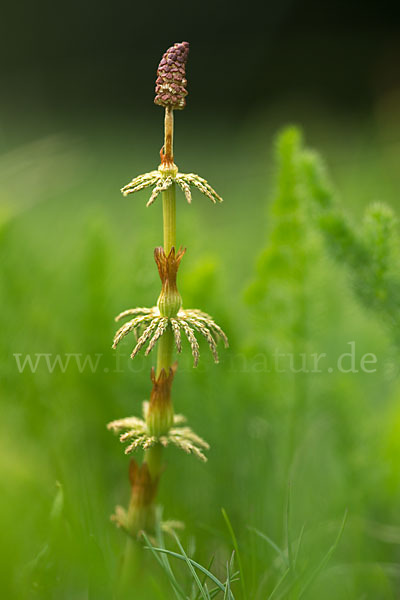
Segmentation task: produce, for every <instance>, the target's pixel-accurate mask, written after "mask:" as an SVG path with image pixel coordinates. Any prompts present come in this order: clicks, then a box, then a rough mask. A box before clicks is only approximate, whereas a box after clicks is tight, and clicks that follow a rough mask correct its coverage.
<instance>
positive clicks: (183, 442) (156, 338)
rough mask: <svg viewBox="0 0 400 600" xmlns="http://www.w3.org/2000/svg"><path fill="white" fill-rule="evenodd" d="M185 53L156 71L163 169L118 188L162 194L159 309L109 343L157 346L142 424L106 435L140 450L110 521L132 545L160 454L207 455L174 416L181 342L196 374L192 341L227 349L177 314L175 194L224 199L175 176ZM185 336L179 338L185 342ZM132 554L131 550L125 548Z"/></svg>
mask: <svg viewBox="0 0 400 600" xmlns="http://www.w3.org/2000/svg"><path fill="white" fill-rule="evenodd" d="M188 52H189V44H188V43H187V42H182V43H177V44H174V45H173V46H171V47H170V48H169V49H168V50H167V51H166V52H165V54H164V56H163V58H162V60H161V62H160V64H159V67H158V71H157V75H158V77H157V80H156V97H155V100H154V101H155V103H156V104H158V105H161V106H163V107H164V108H165V121H164V144H163V147H162V149H161V152H160V156H161V164H160V165H159V167H158V169H157V170H156V171H150V172H149V173H145V174H143V175H139V176H137V177H135V178H134V179H133V180H132V181H131V182H130V183H129V184H128V185H126V186H125V187H124V188H122V190H121V191H122V193H123V195H124V196H127V195H129V194H131V193H134V192H137V191H140V190H142V189H144V188H147V187H150V186H152V187H154V189H153V191H152V194H151V196H150V199H149V200H148V202H147V206H150V205H151V204H153V202H154V201H155V199H156V198H157V196H158V195H159V194H160V193H162V205H163V233H164V244H163V247H158V248H156V249H155V251H154V258H155V261H156V264H157V268H158V272H159V275H160V279H161V284H162V287H161V293H160V295H159V298H158V301H157V305H156V306H153V307H151V308H132V309H128V310H125V311H123V312H122V313H121V314H120V315H118V316H117V317H116V320H117V321H119V320H120V319H124V318H126V317H129V320H128V321H127V322H126V323H125V324H124V325H122V327H120V329H119V330H118V331H117V333H116V334H115V337H114V343H113V348H116V346H117V345H118V343H119V342H120V341H121V340H122V339H123V338H124V337H125V336H126V335H127V334H128V333H130V332H132V331H133V332H134V333H135V336H136V345H135V347H134V349H133V351H132V354H131V358H134V357H135V356H136V355H137V354H138V353H139V352H140V350H141V349H142V348H143V347H144V346H145V345H146V344H147V348H146V351H145V354H146V356H147V355H148V354H149V353H150V352H151V350H152V349H153V348H154V347H155V345H156V344H158V352H157V366H156V368H155V369H154V368H152V369H151V381H152V390H151V394H150V400H149V402H144V404H143V418H142V419H140V418H138V417H127V418H124V419H118V420H116V421H112V422H111V423H109V424H108V428H109V429H110V430H112V431H114V432H115V433H118V434H119V436H120V441H121V442H123V443H124V442H127V444H128V445H127V447H126V449H125V453H126V454H129V453H131V452H133V451H134V450H137V449H139V448H142V449H143V450H144V460H143V462H142V464H141V465H138V463H137V462H136V461H134V460H132V461H131V464H130V470H129V478H130V483H131V500H130V503H129V508H128V510H125V509H123V508H122V507H120V506H117V508H116V512H115V515H114V516H113V519H114V520H115V522H116V523H117V525H118V526H119V527H121V528H123V529H124V530H125V531H126V532H127V533H128V534H129V535H130V536H131V537H130V539H132V538H136V537H137V536H138V534H139V533H140V532H141V531H143V530H146V531H148V532H151V531H152V530H153V529H154V525H155V523H154V520H155V504H154V503H155V498H156V494H157V488H158V482H159V479H160V477H161V474H162V472H163V470H164V466H163V450H164V448H166V447H167V446H168V445H170V444H173V445H175V446H176V447H178V448H180V449H182V450H184V451H185V452H186V453H188V454H194V455H195V456H197V457H198V458H200V459H201V460H203V461H205V460H207V459H206V457H205V455H204V451H205V450H207V449H208V448H209V446H208V444H207V442H205V441H204V440H203V439H202V438H200V437H199V436H198V435H196V434H195V433H194V432H193V431H192V430H191V429H190V428H189V427H187V426H186V425H185V422H186V419H185V417H183V416H182V415H175V414H174V410H173V405H172V400H171V387H172V382H173V379H174V376H175V373H176V370H177V363H176V362H174V351H175V350H176V351H177V352H178V353H180V352H181V351H182V338H183V337H184V338H186V339H187V340H188V342H189V345H190V348H191V351H192V355H193V364H194V366H197V363H198V360H199V356H200V351H199V343H198V340H197V336H196V334H200V335H201V336H203V337H204V338H205V339H206V341H207V343H208V345H209V347H210V350H211V352H212V354H213V357H214V360H215V362H218V353H217V342H218V340H219V339H221V340H222V341H223V342H224V344H225V347H227V346H228V340H227V337H226V335H225V333H224V332H223V331H222V329H221V328H220V327H219V325H217V324H216V323H215V321H214V320H213V319H212V317H210V316H209V315H208V314H207V313H204V312H202V311H201V310H198V309H186V310H184V309H183V308H182V298H181V296H180V294H179V291H178V288H177V285H176V277H177V272H178V268H179V264H180V262H181V260H182V258H183V256H184V254H185V250H184V249H182V248H181V249H179V250H177V248H176V199H175V193H176V187H177V186H178V187H179V188H180V189H181V190H182V192H183V193H184V195H185V198H186V200H187V201H188V203H189V204H190V203H191V201H192V195H191V186H194V187H196V188H197V189H198V190H199V191H200V192H202V193H203V194H204V195H205V196H207V197H208V198H209V199H210V200H211V201H212V202H213V203H214V204H215V203H217V202H222V198H220V196H218V194H217V193H216V192H215V190H213V188H212V187H211V186H210V185H209V184H208V183H207V181H206V180H205V179H203V178H202V177H199V176H198V175H195V174H194V173H189V174H184V173H179V171H178V167H177V166H176V165H175V163H174V155H173V137H174V127H173V125H174V114H173V111H174V110H180V109H183V108H184V107H185V104H186V99H185V98H186V95H187V91H186V83H187V82H186V79H185V67H186V61H187V57H188ZM182 334H183V335H182ZM129 552H132V545H131V544H130V545H129Z"/></svg>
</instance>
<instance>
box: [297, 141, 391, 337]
mask: <svg viewBox="0 0 400 600" xmlns="http://www.w3.org/2000/svg"><path fill="white" fill-rule="evenodd" d="M301 176H302V178H303V179H304V197H305V198H304V200H305V202H309V203H311V209H312V223H313V225H315V226H316V227H317V229H318V231H320V232H321V234H322V236H323V238H324V240H325V242H326V245H327V247H328V249H329V251H330V253H331V255H332V256H333V258H334V260H336V261H337V262H338V263H339V264H342V265H345V266H346V267H347V268H348V272H349V276H350V279H351V282H352V285H353V288H354V290H355V292H356V294H357V296H358V298H359V299H360V300H361V302H362V303H363V304H364V305H365V306H366V307H368V308H370V309H372V310H374V311H376V312H377V313H379V314H380V316H381V317H382V318H383V319H384V321H385V322H386V325H387V326H388V327H389V331H390V333H391V335H392V336H393V340H394V341H395V343H396V345H397V346H398V347H399V348H400V311H399V306H400V271H399V265H400V239H399V236H398V229H397V218H396V217H395V215H394V213H393V211H392V210H391V209H390V208H389V207H388V206H386V205H385V204H381V203H379V204H378V203H375V204H372V205H371V206H370V207H368V208H367V209H366V211H365V215H364V219H363V223H362V226H361V227H360V226H359V227H356V226H355V225H353V224H352V223H351V221H350V220H349V218H348V217H347V216H346V215H345V214H344V213H343V209H342V208H341V207H340V204H339V202H338V201H337V200H336V197H335V193H334V192H333V190H332V187H331V185H330V183H329V181H328V177H327V175H326V172H325V168H324V166H323V163H322V161H321V159H320V158H319V156H318V154H316V153H315V152H310V151H308V150H304V149H302V151H301Z"/></svg>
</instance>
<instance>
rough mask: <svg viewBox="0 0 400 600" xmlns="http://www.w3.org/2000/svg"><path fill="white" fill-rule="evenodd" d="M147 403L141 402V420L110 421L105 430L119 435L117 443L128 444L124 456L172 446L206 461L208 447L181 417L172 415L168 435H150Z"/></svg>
mask: <svg viewBox="0 0 400 600" xmlns="http://www.w3.org/2000/svg"><path fill="white" fill-rule="evenodd" d="M148 411H149V403H148V402H143V419H139V418H138V417H125V418H124V419H117V420H116V421H111V423H109V424H108V425H107V429H109V430H110V431H113V432H114V433H117V434H119V441H120V442H121V443H122V444H124V443H126V442H127V443H128V445H127V446H126V448H125V454H130V453H131V452H134V451H135V450H137V449H138V448H142V449H143V450H148V449H150V448H153V447H154V446H157V445H160V444H161V446H163V447H165V448H166V447H167V446H169V445H170V444H173V445H174V446H176V447H177V448H180V449H181V450H183V451H184V452H186V453H187V454H194V455H195V456H197V458H199V459H200V460H202V461H206V460H207V459H206V457H205V455H204V453H203V452H204V450H208V448H209V445H208V444H207V442H205V441H204V440H203V439H202V438H201V437H200V436H198V435H197V434H196V433H194V431H192V429H191V428H190V427H187V425H184V423H186V418H185V417H184V416H183V415H174V416H173V424H172V427H171V429H170V430H169V431H168V433H166V434H164V435H160V436H157V435H152V434H150V432H149V428H148V425H147V415H148Z"/></svg>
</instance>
